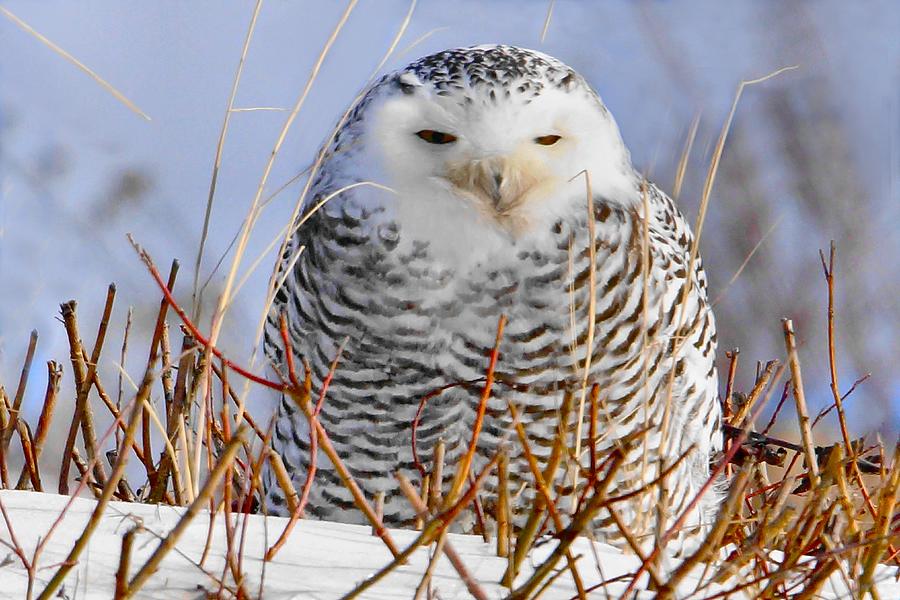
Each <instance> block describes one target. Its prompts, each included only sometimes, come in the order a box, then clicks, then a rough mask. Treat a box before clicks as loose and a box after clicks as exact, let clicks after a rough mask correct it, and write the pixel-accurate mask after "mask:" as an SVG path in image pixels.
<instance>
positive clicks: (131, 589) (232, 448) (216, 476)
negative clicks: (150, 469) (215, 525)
mask: <svg viewBox="0 0 900 600" xmlns="http://www.w3.org/2000/svg"><path fill="white" fill-rule="evenodd" d="M242 434H243V432H242V431H238V432H237V433H236V434H235V437H233V438H232V439H231V441H229V442H228V445H227V446H225V447H224V448H223V449H222V454H221V455H220V457H219V460H218V461H217V463H216V466H215V468H214V469H213V471H212V472H211V473H210V474H209V477H208V478H207V480H206V483H205V484H204V485H203V488H202V489H201V490H200V492H199V493H198V494H197V497H196V498H195V499H194V501H193V502H192V503H191V505H190V506H189V507H188V510H187V511H186V512H185V513H184V514H183V515H182V516H181V519H179V520H178V524H177V525H175V528H174V529H173V530H172V531H171V532H169V534H168V535H167V536H166V538H165V539H164V540H163V541H162V542H160V544H159V546H158V547H157V548H156V550H154V551H153V554H151V555H150V558H148V559H147V562H146V563H144V565H143V566H142V567H141V568H140V569H139V570H138V572H137V573H135V575H134V577H132V578H131V580H130V581H129V582H128V589H127V591H126V593H125V596H124V598H130V597H131V596H133V595H134V594H135V593H137V591H138V590H140V588H141V586H142V585H143V584H144V583H146V582H147V579H149V577H150V575H152V574H153V573H154V572H156V569H157V568H158V567H159V564H160V563H161V562H162V559H163V558H164V557H165V555H166V554H167V553H168V552H170V551H171V550H172V548H174V547H175V543H176V542H177V541H178V539H179V538H180V537H181V536H182V535H183V534H184V532H185V530H187V528H188V525H190V523H191V521H193V519H194V517H196V516H197V514H199V513H200V511H201V510H203V508H204V507H205V506H206V504H207V501H208V500H209V498H211V497H212V495H213V493H214V492H215V490H216V488H217V487H218V485H219V482H220V481H221V480H222V478H223V476H224V475H225V472H226V471H227V470H229V469H230V468H231V463H232V461H234V458H235V456H236V455H237V451H238V450H239V449H240V447H241V436H242Z"/></svg>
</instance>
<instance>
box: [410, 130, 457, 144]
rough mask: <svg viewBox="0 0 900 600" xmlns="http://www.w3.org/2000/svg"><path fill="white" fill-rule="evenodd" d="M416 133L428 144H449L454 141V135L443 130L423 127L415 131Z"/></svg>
mask: <svg viewBox="0 0 900 600" xmlns="http://www.w3.org/2000/svg"><path fill="white" fill-rule="evenodd" d="M416 135H417V136H419V137H420V138H422V139H423V140H425V141H426V142H428V143H429V144H451V143H453V142H455V141H456V136H455V135H452V134H450V133H444V132H443V131H435V130H434V129H423V130H422V131H417V132H416Z"/></svg>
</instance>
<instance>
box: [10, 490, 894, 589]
mask: <svg viewBox="0 0 900 600" xmlns="http://www.w3.org/2000/svg"><path fill="white" fill-rule="evenodd" d="M67 500H68V498H66V497H64V496H58V495H52V494H38V493H34V492H16V491H0V501H2V503H3V506H4V508H5V509H6V513H7V514H8V515H9V518H10V522H11V523H12V527H13V532H14V533H15V536H16V539H17V540H18V542H19V544H20V545H21V547H22V548H23V549H24V551H25V553H26V555H28V556H29V557H30V556H31V553H32V552H33V551H34V548H35V546H36V545H37V543H38V541H39V539H41V538H43V537H45V536H46V534H47V532H48V531H49V529H50V527H51V525H52V523H53V522H54V521H55V520H56V519H57V518H58V517H59V515H60V514H61V512H62V511H63V509H64V507H65V505H66V502H67ZM94 507H95V502H94V501H93V500H88V499H81V498H79V499H76V500H74V502H73V504H72V505H71V507H70V509H69V510H68V512H67V513H66V516H65V518H64V519H63V521H62V523H61V524H60V526H59V527H58V528H57V529H56V530H55V531H54V533H53V537H52V538H51V539H50V541H49V543H47V545H46V547H45V550H44V551H43V553H42V555H41V558H40V561H39V568H40V570H39V571H38V572H37V583H36V585H35V592H36V593H39V592H40V590H42V589H43V587H44V585H45V584H46V583H47V582H48V581H49V580H50V578H51V577H52V576H53V574H54V572H55V571H56V569H57V568H58V565H59V563H60V562H62V561H63V560H64V559H65V558H66V555H67V553H68V551H69V549H70V548H71V547H72V545H73V543H74V542H75V540H76V539H77V537H78V536H79V535H80V534H81V531H82V529H83V527H84V525H85V523H87V520H88V518H89V517H90V514H91V512H92V511H93V509H94ZM184 510H185V509H179V508H171V507H164V506H152V505H146V504H127V503H122V502H113V503H111V504H110V505H109V507H108V509H107V511H106V514H105V515H104V516H103V517H102V519H101V522H100V525H99V527H98V528H97V530H96V531H95V533H94V535H93V537H92V538H91V541H90V544H89V545H88V547H87V548H86V550H85V552H84V553H83V555H82V557H81V559H80V560H79V562H78V564H77V566H75V568H73V569H72V570H71V572H70V573H69V575H68V578H67V579H66V580H65V583H64V588H63V595H62V596H60V597H63V598H69V599H76V598H78V599H81V600H89V599H93V598H96V599H107V598H112V597H113V590H114V587H115V573H116V570H117V569H118V565H119V553H120V550H121V539H122V536H123V535H124V534H125V532H127V531H128V530H130V529H132V528H133V527H135V525H138V524H139V525H140V526H141V527H142V531H141V532H140V533H139V534H138V535H137V537H136V538H135V540H134V545H133V551H132V557H131V561H130V570H129V574H130V576H133V575H134V573H135V572H136V571H137V569H139V568H140V566H141V565H142V564H143V563H144V562H145V561H146V559H147V558H148V557H149V556H150V554H151V553H152V552H153V551H154V550H155V549H156V547H157V545H158V544H159V540H160V539H161V537H163V536H165V535H166V534H167V533H168V532H169V531H171V530H172V528H173V527H174V526H175V524H176V523H177V522H178V520H179V518H180V516H181V515H182V514H183V513H184ZM285 522H286V519H283V518H277V517H263V516H260V515H250V516H248V517H247V526H246V542H245V545H244V552H243V560H242V571H243V572H244V574H245V576H246V579H245V589H246V590H247V592H248V593H249V594H251V596H254V597H255V596H257V595H259V596H260V597H263V598H267V599H271V598H276V599H278V598H337V597H340V596H343V595H344V594H346V593H347V592H349V591H351V590H352V589H353V588H354V587H355V586H356V585H358V584H359V583H360V582H362V581H363V580H365V579H366V577H368V576H370V575H372V574H373V573H375V572H377V571H378V570H379V569H380V568H381V567H383V566H384V565H386V564H387V563H388V562H390V560H391V557H390V554H389V552H388V550H387V549H386V547H385V546H384V544H383V543H382V542H381V541H380V540H379V539H378V538H377V537H374V536H372V534H371V532H370V529H369V528H368V527H362V526H358V525H344V524H338V523H329V522H324V521H300V522H299V523H298V524H297V527H296V528H295V529H294V531H293V533H292V534H291V537H290V539H289V540H288V542H287V544H286V545H285V546H284V547H283V548H282V550H281V552H280V553H279V554H278V555H277V556H276V557H275V559H274V560H272V561H271V562H268V563H264V562H263V561H262V560H261V557H262V556H263V555H264V554H265V549H266V547H267V545H270V544H271V543H273V542H274V541H275V540H276V539H277V538H278V536H279V535H280V533H281V530H282V528H283V527H284V524H285ZM208 531H209V520H208V515H207V514H206V513H203V514H200V515H199V516H198V517H197V518H196V519H194V521H193V522H192V523H191V524H190V526H189V528H188V529H187V531H186V532H185V534H184V535H183V536H182V537H181V539H180V541H179V542H178V543H177V544H176V546H175V548H174V549H173V550H172V551H171V552H169V553H168V554H167V556H166V558H165V559H164V560H163V562H162V564H161V566H160V569H159V570H158V571H157V572H156V573H155V574H154V575H153V576H152V577H151V579H150V580H149V581H148V582H147V584H146V585H144V586H143V588H141V590H140V591H139V593H138V594H137V595H136V597H138V598H158V599H172V598H203V597H206V594H207V592H212V593H215V592H216V591H217V590H218V589H219V586H218V584H217V581H218V580H220V579H221V578H222V574H223V569H224V565H225V561H224V554H225V548H226V542H225V540H226V537H225V528H224V520H223V518H222V516H221V515H219V516H218V518H217V519H216V520H215V523H214V526H213V528H212V532H213V535H212V542H211V547H210V548H211V549H210V553H209V556H208V557H207V560H206V561H205V563H204V564H203V565H202V567H201V566H200V565H199V564H198V561H199V559H200V557H201V555H202V554H203V549H204V547H205V545H206V540H207V532H208ZM238 531H240V528H238ZM391 534H392V536H393V537H394V538H395V540H396V542H397V543H398V544H399V545H400V546H401V547H405V546H406V545H408V544H409V543H410V542H411V541H412V540H413V539H414V538H415V536H416V532H415V531H404V530H392V531H391ZM10 541H11V538H10V533H9V530H8V529H7V527H6V525H5V524H0V543H3V544H4V545H5V544H6V543H10ZM449 541H450V543H451V544H452V546H453V547H454V548H455V549H456V551H457V552H458V554H459V555H460V557H461V558H462V560H463V562H464V563H465V565H466V567H467V568H468V570H469V571H470V573H471V575H472V576H473V577H474V578H475V579H477V581H478V583H479V585H480V586H481V587H482V589H483V590H484V591H485V592H486V594H487V596H488V597H489V598H501V597H504V596H505V595H506V592H507V591H506V590H505V589H504V588H502V587H501V586H500V585H498V583H497V582H498V581H499V580H500V578H501V576H502V574H503V571H504V568H505V566H506V559H502V558H498V557H497V556H496V555H495V553H494V551H493V547H492V546H490V545H488V544H485V543H484V542H483V541H482V540H481V538H480V537H475V536H467V535H450V536H449ZM590 544H591V542H589V541H588V540H587V539H579V540H577V541H576V543H575V544H574V546H573V547H572V550H573V554H574V555H575V556H580V558H579V559H578V565H579V571H580V574H581V576H582V578H583V579H584V582H585V586H594V585H596V584H597V583H600V582H601V581H603V580H604V577H605V579H606V580H611V579H614V578H616V577H618V576H620V575H624V574H627V573H630V572H633V571H634V570H635V569H636V568H637V566H638V564H639V561H638V560H637V558H635V557H634V556H632V555H624V554H622V553H621V552H619V551H618V550H616V549H614V548H612V547H610V546H606V545H604V544H597V543H595V544H594V549H593V550H592V549H591V547H590ZM553 546H554V544H552V543H550V544H544V545H542V546H540V547H539V548H538V549H537V550H535V552H534V554H533V556H531V557H530V560H529V562H528V564H527V565H526V568H525V569H524V573H523V574H521V575H520V581H522V580H524V579H525V578H527V577H528V575H529V573H530V566H533V565H537V564H540V562H542V561H543V559H544V558H545V557H546V556H547V555H548V554H549V553H550V552H551V551H552V550H553ZM595 551H596V554H595V553H594V552H595ZM598 563H599V568H598ZM427 565H428V553H427V551H426V550H425V549H421V550H419V551H418V552H416V553H415V554H414V555H413V556H412V558H411V560H410V561H409V563H408V564H406V565H403V566H401V567H399V568H397V569H396V570H395V571H394V572H393V573H392V574H391V575H389V576H388V577H387V578H386V579H384V580H383V581H381V582H379V583H378V584H376V585H375V586H374V587H372V588H370V590H369V591H368V592H367V593H366V594H364V595H363V596H361V597H362V598H411V597H412V596H413V592H414V590H415V589H416V586H417V585H419V582H420V581H421V580H422V574H423V573H424V571H425V569H426V567H427ZM601 570H602V574H601ZM894 571H895V570H894V569H887V568H885V569H883V570H882V572H880V574H879V575H880V576H879V578H878V579H879V580H880V581H881V583H880V584H879V591H880V593H881V597H882V598H900V584H897V583H896V582H895V581H894V579H893V577H892V575H893V574H894ZM700 575H701V574H700V573H699V572H697V573H695V574H693V576H690V577H688V578H686V579H685V581H684V582H683V584H682V586H681V589H680V592H681V596H682V597H691V598H700V597H706V596H709V595H713V594H716V593H720V592H722V591H723V590H724V589H727V588H722V587H716V586H712V585H711V586H709V587H707V588H705V592H704V595H703V596H700V595H693V594H691V593H690V592H691V591H692V590H694V589H695V588H696V587H697V583H698V578H699V577H700ZM27 582H28V576H27V573H26V571H25V569H24V568H23V567H22V565H21V563H20V562H19V560H18V559H17V558H16V556H15V555H14V554H13V553H12V552H11V551H9V550H8V549H7V550H6V551H5V553H4V556H3V557H2V560H0V597H3V598H24V597H25V591H26V588H27ZM625 586H626V583H623V582H617V583H612V584H610V585H608V586H605V590H606V591H607V592H608V593H609V597H611V598H617V597H619V595H620V594H621V593H622V592H623V591H624V588H625ZM728 587H731V586H730V585H729V586H728ZM433 589H434V590H435V591H436V596H437V597H439V598H441V599H443V600H449V599H450V598H466V597H469V595H468V593H467V591H466V587H465V584H464V583H463V582H462V581H461V579H460V577H459V575H458V574H457V572H456V571H455V570H454V568H453V567H452V566H451V564H450V563H449V561H448V560H447V559H446V558H442V559H441V560H440V561H439V563H438V565H437V569H436V571H435V572H434V576H433ZM602 589H603V588H600V589H598V590H596V591H595V592H593V594H592V596H596V597H607V596H606V594H604V592H603V591H602ZM574 596H576V592H575V587H574V585H573V583H572V580H571V578H570V577H569V575H568V572H565V573H563V574H562V575H561V576H560V577H559V578H558V579H556V581H555V582H554V584H553V586H552V588H551V589H550V590H548V591H547V592H546V593H545V594H544V595H543V596H542V597H543V598H554V599H556V598H559V599H563V598H572V597H574ZM226 597H228V595H227V594H226ZM639 597H653V593H652V592H649V591H647V592H642V593H641V595H640V596H639ZM730 597H732V598H734V597H736V596H734V595H732V596H730ZM816 597H818V598H844V597H851V595H850V594H849V593H848V592H847V590H846V589H845V588H844V586H843V584H842V583H841V578H840V576H839V575H837V574H836V575H834V576H833V577H832V580H831V581H829V582H828V583H827V584H826V585H825V586H823V588H822V590H821V592H820V594H819V595H817V596H816Z"/></svg>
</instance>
